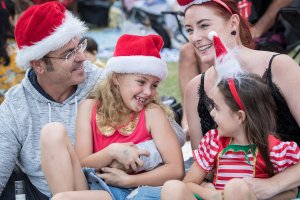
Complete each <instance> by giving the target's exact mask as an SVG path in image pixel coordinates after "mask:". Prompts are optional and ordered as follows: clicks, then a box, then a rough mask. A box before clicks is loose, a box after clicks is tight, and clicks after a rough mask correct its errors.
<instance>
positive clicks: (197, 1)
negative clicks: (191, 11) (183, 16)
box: [180, 0, 211, 12]
mask: <svg viewBox="0 0 300 200" xmlns="http://www.w3.org/2000/svg"><path fill="white" fill-rule="evenodd" d="M208 1H211V0H195V1H192V2H190V3H188V4H186V5H184V6H180V11H181V12H185V11H186V9H187V8H188V7H190V6H192V5H197V4H202V3H205V2H208Z"/></svg>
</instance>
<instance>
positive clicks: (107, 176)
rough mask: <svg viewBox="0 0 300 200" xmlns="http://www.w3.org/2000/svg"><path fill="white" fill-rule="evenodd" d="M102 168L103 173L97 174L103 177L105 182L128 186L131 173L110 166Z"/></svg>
mask: <svg viewBox="0 0 300 200" xmlns="http://www.w3.org/2000/svg"><path fill="white" fill-rule="evenodd" d="M101 170H102V172H103V173H101V174H99V173H97V176H99V177H100V178H102V179H103V180H104V181H105V183H107V184H109V185H112V186H117V187H124V188H126V187H128V183H129V177H130V175H128V174H126V173H125V172H124V171H122V170H119V169H116V168H110V167H104V168H102V169H101Z"/></svg>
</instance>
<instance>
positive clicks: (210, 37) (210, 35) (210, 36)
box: [208, 31, 218, 40]
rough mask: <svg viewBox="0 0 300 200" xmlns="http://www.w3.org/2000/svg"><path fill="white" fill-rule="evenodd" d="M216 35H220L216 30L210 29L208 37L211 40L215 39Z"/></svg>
mask: <svg viewBox="0 0 300 200" xmlns="http://www.w3.org/2000/svg"><path fill="white" fill-rule="evenodd" d="M214 36H218V34H217V33H216V32H215V31H210V32H209V33H208V38H209V39H210V40H213V39H214Z"/></svg>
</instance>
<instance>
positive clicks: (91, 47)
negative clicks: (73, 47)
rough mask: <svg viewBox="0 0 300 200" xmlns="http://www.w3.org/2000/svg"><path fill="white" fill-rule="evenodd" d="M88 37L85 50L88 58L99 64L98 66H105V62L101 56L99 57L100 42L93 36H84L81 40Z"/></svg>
mask: <svg viewBox="0 0 300 200" xmlns="http://www.w3.org/2000/svg"><path fill="white" fill-rule="evenodd" d="M85 39H86V41H87V46H86V49H85V51H84V55H85V56H86V59H87V60H89V61H91V62H92V63H93V64H95V65H97V66H98V67H101V68H104V67H105V63H103V62H102V61H101V60H100V59H99V58H97V54H98V44H97V42H96V41H95V40H94V39H93V38H91V37H83V38H82V39H81V40H82V41H84V40H85Z"/></svg>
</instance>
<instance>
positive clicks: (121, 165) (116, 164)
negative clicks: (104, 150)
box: [108, 160, 134, 174]
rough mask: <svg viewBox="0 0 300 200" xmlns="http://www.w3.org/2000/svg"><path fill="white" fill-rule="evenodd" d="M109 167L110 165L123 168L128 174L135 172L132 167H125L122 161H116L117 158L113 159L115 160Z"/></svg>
mask: <svg viewBox="0 0 300 200" xmlns="http://www.w3.org/2000/svg"><path fill="white" fill-rule="evenodd" d="M108 167H110V168H117V169H119V170H122V171H124V172H126V173H127V174H131V173H133V172H134V171H133V170H132V169H131V168H130V169H125V166H124V165H123V164H122V163H120V162H118V161H116V160H113V161H112V162H111V163H110V164H109V165H108Z"/></svg>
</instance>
